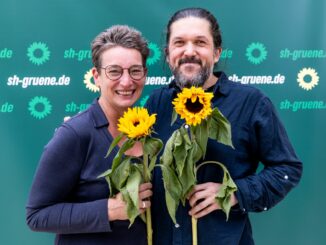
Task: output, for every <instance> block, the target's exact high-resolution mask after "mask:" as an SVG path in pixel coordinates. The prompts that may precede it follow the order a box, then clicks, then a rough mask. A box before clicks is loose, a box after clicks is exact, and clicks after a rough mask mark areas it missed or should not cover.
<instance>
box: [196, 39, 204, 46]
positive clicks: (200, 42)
mask: <svg viewBox="0 0 326 245" xmlns="http://www.w3.org/2000/svg"><path fill="white" fill-rule="evenodd" d="M196 44H197V45H199V46H203V45H205V44H206V42H205V41H203V40H197V41H196Z"/></svg>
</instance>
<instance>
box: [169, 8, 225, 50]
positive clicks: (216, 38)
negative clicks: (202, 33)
mask: <svg viewBox="0 0 326 245" xmlns="http://www.w3.org/2000/svg"><path fill="white" fill-rule="evenodd" d="M187 17H197V18H201V19H205V20H207V21H208V23H209V24H210V31H211V34H212V37H213V42H214V48H216V49H217V48H220V47H221V45H222V36H221V31H220V26H219V24H218V22H217V20H216V18H215V17H214V15H212V13H211V12H209V11H208V10H206V9H202V8H186V9H181V10H179V11H177V12H176V13H175V14H174V15H173V16H172V17H171V19H170V20H169V22H168V25H167V30H166V46H168V44H169V41H170V36H171V25H172V24H173V23H174V22H175V21H177V20H180V19H183V18H187Z"/></svg>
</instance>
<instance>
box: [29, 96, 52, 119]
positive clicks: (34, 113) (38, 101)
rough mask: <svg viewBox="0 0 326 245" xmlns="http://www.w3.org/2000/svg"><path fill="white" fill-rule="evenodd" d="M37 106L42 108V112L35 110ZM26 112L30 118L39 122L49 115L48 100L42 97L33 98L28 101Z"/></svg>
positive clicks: (50, 107) (49, 104)
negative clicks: (28, 112)
mask: <svg viewBox="0 0 326 245" xmlns="http://www.w3.org/2000/svg"><path fill="white" fill-rule="evenodd" d="M39 105H41V106H43V109H42V110H39V109H37V107H39ZM28 110H29V111H30V114H31V116H32V117H34V118H36V119H39V120H40V119H43V118H45V117H47V116H48V115H50V113H51V110H52V105H51V103H50V101H49V100H48V98H46V97H43V96H35V97H34V98H33V99H31V100H30V101H29V103H28Z"/></svg>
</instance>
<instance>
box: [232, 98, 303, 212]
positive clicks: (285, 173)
mask: <svg viewBox="0 0 326 245" xmlns="http://www.w3.org/2000/svg"><path fill="white" fill-rule="evenodd" d="M250 133H251V140H250V141H251V146H252V152H254V153H255V157H254V158H255V159H257V160H258V161H260V162H261V163H262V164H263V165H264V169H263V170H262V171H260V172H259V173H257V174H253V175H250V176H247V177H245V178H242V179H237V180H235V183H236V185H237V186H238V191H237V192H236V196H237V199H238V201H239V205H240V208H241V209H242V210H243V211H244V212H260V211H265V210H267V209H270V208H271V207H273V206H274V205H276V204H277V203H278V202H280V201H281V200H282V199H283V198H284V197H285V196H286V195H287V193H288V192H289V191H290V190H291V189H292V188H293V187H295V186H296V185H297V184H298V183H299V180H300V178H301V175H302V163H301V161H300V160H299V159H298V157H297V156H296V154H295V152H294V149H293V147H292V145H291V143H290V141H289V138H288V136H287V133H286V131H285V129H284V127H283V125H282V123H281V122H280V120H279V118H278V116H277V114H276V111H275V108H274V107H273V105H272V103H271V101H270V100H269V99H268V98H266V97H264V98H262V99H261V100H260V101H259V102H258V104H257V106H256V109H255V111H254V112H253V115H252V117H251V132H250Z"/></svg>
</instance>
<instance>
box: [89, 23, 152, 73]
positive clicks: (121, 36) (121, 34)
mask: <svg viewBox="0 0 326 245" xmlns="http://www.w3.org/2000/svg"><path fill="white" fill-rule="evenodd" d="M117 46H119V47H123V48H130V49H136V50H138V51H139V52H140V54H141V56H142V62H143V66H146V60H147V57H148V55H149V48H148V43H147V41H146V39H145V38H144V37H143V36H142V34H141V33H140V32H139V31H138V30H136V29H134V28H132V27H129V26H127V25H114V26H112V27H110V28H109V29H106V30H105V31H103V32H101V33H100V34H98V35H97V36H96V37H95V38H94V40H93V41H92V43H91V48H92V62H93V65H94V67H96V68H97V70H99V68H100V67H101V66H102V64H101V55H102V53H103V52H104V51H106V50H107V49H109V48H112V47H117ZM126 58H128V57H126Z"/></svg>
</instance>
